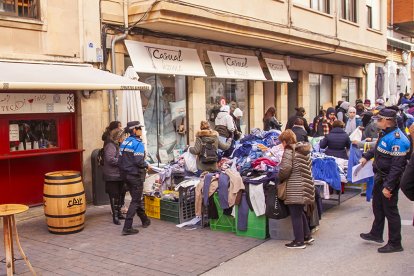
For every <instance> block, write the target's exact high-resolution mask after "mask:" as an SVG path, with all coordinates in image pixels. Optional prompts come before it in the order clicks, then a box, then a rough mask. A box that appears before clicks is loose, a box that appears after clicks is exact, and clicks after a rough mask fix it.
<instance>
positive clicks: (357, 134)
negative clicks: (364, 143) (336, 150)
mask: <svg viewBox="0 0 414 276" xmlns="http://www.w3.org/2000/svg"><path fill="white" fill-rule="evenodd" d="M349 139H351V141H361V140H362V131H361V129H360V128H359V127H357V128H356V129H355V130H354V131H353V132H352V133H351V134H350V135H349Z"/></svg>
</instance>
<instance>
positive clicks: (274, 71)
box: [264, 58, 292, 82]
mask: <svg viewBox="0 0 414 276" xmlns="http://www.w3.org/2000/svg"><path fill="white" fill-rule="evenodd" d="M264 60H265V61H266V64H267V68H268V69H269V72H270V75H271V76H272V80H274V81H279V82H292V79H291V78H290V75H289V72H288V70H287V68H286V65H285V62H284V61H283V60H278V59H270V58H265V59H264Z"/></svg>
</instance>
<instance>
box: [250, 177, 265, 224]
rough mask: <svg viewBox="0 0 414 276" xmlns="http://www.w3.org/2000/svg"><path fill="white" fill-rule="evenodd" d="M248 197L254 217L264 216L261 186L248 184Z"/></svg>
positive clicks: (263, 199) (263, 197)
mask: <svg viewBox="0 0 414 276" xmlns="http://www.w3.org/2000/svg"><path fill="white" fill-rule="evenodd" d="M249 197H250V202H251V203H252V207H253V211H254V213H255V214H256V216H257V217H258V216H261V215H264V214H265V212H266V203H265V196H264V191H263V184H258V185H254V184H250V186H249Z"/></svg>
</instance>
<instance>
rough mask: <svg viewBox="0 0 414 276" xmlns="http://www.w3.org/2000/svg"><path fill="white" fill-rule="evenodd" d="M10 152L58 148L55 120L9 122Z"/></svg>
mask: <svg viewBox="0 0 414 276" xmlns="http://www.w3.org/2000/svg"><path fill="white" fill-rule="evenodd" d="M9 143H10V151H22V150H35V149H45V148H55V147H57V146H58V138H57V128H56V121H55V120H13V121H9Z"/></svg>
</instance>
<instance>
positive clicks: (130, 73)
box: [121, 66, 147, 145]
mask: <svg viewBox="0 0 414 276" xmlns="http://www.w3.org/2000/svg"><path fill="white" fill-rule="evenodd" d="M124 77H127V78H129V79H132V80H138V79H139V76H138V74H137V72H135V70H134V67H132V66H129V67H128V68H127V69H126V71H125V74H124ZM122 95H123V97H122V116H121V123H122V125H123V126H126V124H127V123H128V122H131V121H139V122H140V123H141V124H142V125H144V126H145V122H144V113H143V111H142V102H141V92H140V91H139V90H127V91H123V92H122ZM142 140H143V142H144V144H145V145H146V144H147V135H146V130H145V127H144V129H143V131H142Z"/></svg>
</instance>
